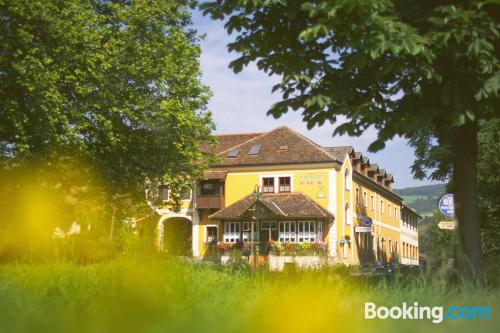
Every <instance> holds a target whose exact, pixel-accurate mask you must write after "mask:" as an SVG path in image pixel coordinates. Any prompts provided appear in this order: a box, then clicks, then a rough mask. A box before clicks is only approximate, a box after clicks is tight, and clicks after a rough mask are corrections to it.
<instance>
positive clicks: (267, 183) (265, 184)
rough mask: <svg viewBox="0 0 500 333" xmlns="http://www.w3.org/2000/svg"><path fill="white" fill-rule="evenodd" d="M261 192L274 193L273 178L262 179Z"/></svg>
mask: <svg viewBox="0 0 500 333" xmlns="http://www.w3.org/2000/svg"><path fill="white" fill-rule="evenodd" d="M262 192H264V193H274V178H273V177H266V178H262Z"/></svg>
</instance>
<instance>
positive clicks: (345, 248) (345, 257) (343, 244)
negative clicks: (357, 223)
mask: <svg viewBox="0 0 500 333" xmlns="http://www.w3.org/2000/svg"><path fill="white" fill-rule="evenodd" d="M341 246H342V257H343V258H344V259H347V246H346V244H345V243H342V244H341Z"/></svg>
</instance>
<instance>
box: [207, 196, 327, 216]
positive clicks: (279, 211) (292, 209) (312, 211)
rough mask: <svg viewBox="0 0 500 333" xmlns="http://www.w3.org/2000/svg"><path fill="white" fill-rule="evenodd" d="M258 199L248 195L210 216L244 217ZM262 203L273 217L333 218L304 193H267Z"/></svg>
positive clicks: (261, 198)
mask: <svg viewBox="0 0 500 333" xmlns="http://www.w3.org/2000/svg"><path fill="white" fill-rule="evenodd" d="M256 201H257V199H256V197H255V196H254V195H247V196H246V197H244V198H243V199H241V200H238V201H236V202H235V203H233V204H231V205H229V206H227V207H226V208H224V209H222V210H219V211H217V212H215V213H214V214H212V215H210V216H209V218H210V219H215V220H228V219H229V220H235V219H243V218H244V215H245V213H247V212H248V210H249V209H251V208H253V207H254V205H255V202H256ZM260 203H261V204H262V206H264V207H265V208H267V210H268V211H269V212H271V215H272V216H273V218H277V219H289V218H293V219H305V218H313V219H315V218H327V219H331V218H333V214H332V213H330V212H329V211H328V210H326V209H325V208H323V207H321V205H319V204H318V203H316V202H315V201H314V200H312V199H311V198H309V197H308V196H307V195H305V194H303V193H265V194H262V196H261V197H260Z"/></svg>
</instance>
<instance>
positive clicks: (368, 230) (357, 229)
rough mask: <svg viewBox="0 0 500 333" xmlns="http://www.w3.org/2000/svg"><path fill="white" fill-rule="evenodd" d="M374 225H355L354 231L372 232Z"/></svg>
mask: <svg viewBox="0 0 500 333" xmlns="http://www.w3.org/2000/svg"><path fill="white" fill-rule="evenodd" d="M372 231H373V227H354V232H372Z"/></svg>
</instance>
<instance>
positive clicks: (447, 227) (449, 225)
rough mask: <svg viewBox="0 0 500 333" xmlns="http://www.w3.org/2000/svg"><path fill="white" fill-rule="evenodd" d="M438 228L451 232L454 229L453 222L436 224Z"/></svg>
mask: <svg viewBox="0 0 500 333" xmlns="http://www.w3.org/2000/svg"><path fill="white" fill-rule="evenodd" d="M438 228H439V229H444V230H453V229H455V222H454V221H441V222H439V223H438Z"/></svg>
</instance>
